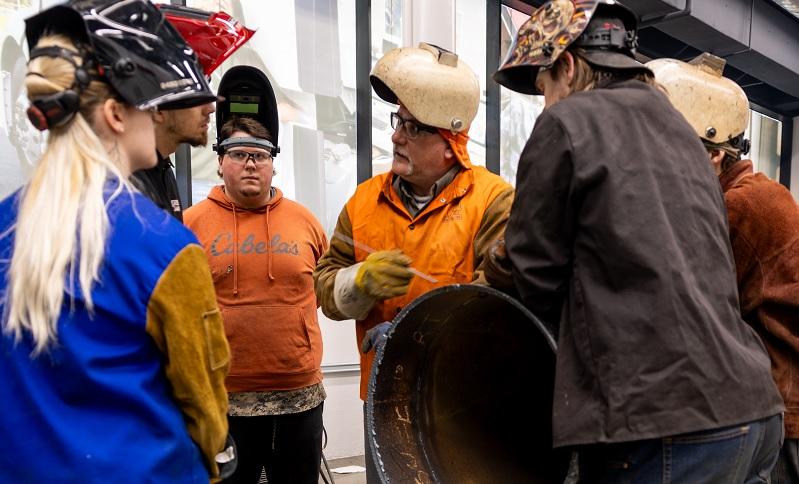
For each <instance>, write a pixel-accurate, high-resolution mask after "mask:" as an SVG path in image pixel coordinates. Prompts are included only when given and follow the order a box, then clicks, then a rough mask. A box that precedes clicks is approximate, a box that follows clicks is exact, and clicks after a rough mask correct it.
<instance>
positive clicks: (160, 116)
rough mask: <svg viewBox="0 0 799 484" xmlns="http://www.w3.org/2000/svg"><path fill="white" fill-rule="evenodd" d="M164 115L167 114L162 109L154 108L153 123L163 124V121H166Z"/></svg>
mask: <svg viewBox="0 0 799 484" xmlns="http://www.w3.org/2000/svg"><path fill="white" fill-rule="evenodd" d="M166 116H167V114H166V113H165V112H164V111H161V110H160V109H156V110H155V111H154V112H153V123H155V124H163V123H164V121H166Z"/></svg>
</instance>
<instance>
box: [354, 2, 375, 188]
mask: <svg viewBox="0 0 799 484" xmlns="http://www.w3.org/2000/svg"><path fill="white" fill-rule="evenodd" d="M371 3H372V2H371V0H355V90H356V101H355V105H356V138H357V141H356V150H357V154H358V156H357V159H358V171H357V173H358V183H361V182H363V181H365V180H368V179H369V178H371V177H372V87H371V85H370V84H369V72H370V71H371V70H372V25H371V22H372V18H371V17H372V6H371Z"/></svg>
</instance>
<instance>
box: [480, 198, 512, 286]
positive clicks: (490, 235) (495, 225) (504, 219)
mask: <svg viewBox="0 0 799 484" xmlns="http://www.w3.org/2000/svg"><path fill="white" fill-rule="evenodd" d="M513 194H514V190H513V187H511V186H508V188H507V189H505V190H503V191H502V192H501V193H500V194H499V195H497V197H496V198H495V199H494V200H493V201H492V202H491V204H490V205H489V206H488V208H487V209H486V211H485V213H484V214H483V221H482V222H481V223H480V229H479V230H478V231H477V236H475V238H474V279H473V281H472V282H473V283H475V284H483V285H488V282H487V281H486V277H485V271H486V263H487V259H488V250H489V249H490V248H491V244H492V243H493V242H494V241H495V240H496V239H500V238H502V237H504V236H505V226H506V225H507V224H508V217H509V216H510V207H511V205H512V204H513Z"/></svg>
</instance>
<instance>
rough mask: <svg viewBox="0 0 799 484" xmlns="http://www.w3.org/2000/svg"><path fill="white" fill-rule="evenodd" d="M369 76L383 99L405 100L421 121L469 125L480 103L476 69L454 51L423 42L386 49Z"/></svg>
mask: <svg viewBox="0 0 799 484" xmlns="http://www.w3.org/2000/svg"><path fill="white" fill-rule="evenodd" d="M369 80H370V81H371V83H372V87H373V88H374V90H375V92H376V93H377V95H378V96H380V99H382V100H384V101H387V102H390V103H392V104H399V103H402V105H403V106H405V109H407V110H408V111H409V112H410V113H411V114H412V115H413V117H414V118H416V119H417V120H419V122H421V123H424V124H427V125H429V126H434V127H436V128H443V129H448V130H450V131H452V132H453V133H458V132H461V131H467V130H468V129H469V125H471V124H472V120H473V119H474V117H475V115H476V114H477V106H478V105H479V103H480V84H479V82H478V80H477V76H476V75H475V74H474V71H472V69H471V68H470V67H469V66H467V65H466V63H464V62H463V61H462V60H460V59H458V56H457V55H456V54H455V53H453V52H450V51H448V50H445V49H442V48H440V47H436V46H434V45H431V44H426V43H424V42H422V43H420V44H419V47H416V48H414V47H403V48H399V49H393V50H391V51H389V52H387V53H386V55H384V56H383V57H382V58H380V60H378V61H377V64H375V67H374V69H372V73H371V75H370V76H369Z"/></svg>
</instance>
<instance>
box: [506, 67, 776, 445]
mask: <svg viewBox="0 0 799 484" xmlns="http://www.w3.org/2000/svg"><path fill="white" fill-rule="evenodd" d="M506 243H507V249H508V255H509V257H510V259H511V262H512V264H513V276H514V281H515V284H516V286H517V288H518V289H519V293H520V295H521V297H522V300H523V301H524V303H525V304H526V305H527V306H528V307H529V308H530V309H531V310H532V311H533V312H534V313H536V314H537V315H539V317H541V318H542V319H545V320H548V321H549V322H553V323H555V324H558V322H559V324H560V328H559V342H558V360H557V372H556V379H555V395H554V401H553V441H554V444H555V446H564V445H577V444H590V443H599V442H625V441H633V440H639V439H648V438H656V437H663V436H668V435H674V434H680V433H685V432H692V431H698V430H704V429H712V428H718V427H722V426H727V425H733V424H737V423H743V422H748V421H752V420H755V419H758V418H761V417H766V416H770V415H775V414H777V413H779V412H780V411H781V410H782V401H781V399H780V396H779V394H778V393H777V389H776V387H775V385H774V383H773V381H772V379H771V374H770V368H769V359H768V356H767V355H766V352H765V350H764V348H763V345H762V343H761V342H760V340H759V339H758V337H757V335H756V334H755V332H754V331H753V330H752V328H750V327H749V326H747V325H746V323H744V322H743V320H742V319H741V315H740V313H739V309H738V293H737V287H736V280H735V266H734V262H733V258H732V255H731V249H730V242H729V239H728V232H727V216H726V211H725V208H724V201H723V199H722V193H721V188H720V187H719V183H718V180H717V179H716V177H715V176H714V173H713V171H712V169H711V166H710V162H709V161H708V156H707V153H706V151H705V149H704V148H703V147H702V144H701V143H700V141H699V138H698V137H697V136H696V134H695V133H694V132H693V131H692V129H691V128H690V126H689V125H688V124H687V123H686V121H685V119H684V118H683V117H682V116H681V115H680V114H679V113H678V112H677V111H675V110H674V108H672V106H671V104H670V103H669V101H668V100H667V98H666V97H665V96H664V95H663V94H662V93H660V92H659V91H657V90H656V89H655V88H653V87H651V86H648V85H646V84H644V83H642V82H639V81H626V82H619V83H616V84H612V85H610V86H608V87H607V88H604V89H595V90H592V91H588V92H582V93H577V94H573V95H571V96H569V97H568V98H566V99H564V100H562V101H560V102H558V103H556V104H555V105H553V106H552V107H551V108H549V109H547V110H545V111H544V112H543V114H541V116H540V117H539V118H538V121H537V122H536V126H535V129H534V130H533V134H532V137H531V139H530V140H529V141H528V143H527V145H526V146H525V149H524V151H523V153H522V155H521V159H520V162H519V170H518V174H517V179H516V199H515V202H514V204H513V208H512V210H511V216H510V221H509V223H508V227H507V229H506Z"/></svg>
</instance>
